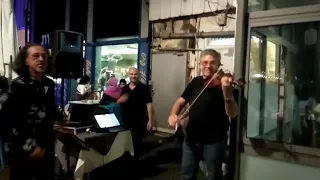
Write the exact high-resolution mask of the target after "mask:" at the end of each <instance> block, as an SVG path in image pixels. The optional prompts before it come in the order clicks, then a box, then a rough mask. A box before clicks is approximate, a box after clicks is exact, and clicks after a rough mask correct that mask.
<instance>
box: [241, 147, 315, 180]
mask: <svg viewBox="0 0 320 180" xmlns="http://www.w3.org/2000/svg"><path fill="white" fill-rule="evenodd" d="M240 158H241V161H240V162H241V164H240V180H304V179H308V180H319V179H320V168H315V167H310V166H305V165H299V164H293V163H288V162H284V161H277V160H272V159H268V158H263V157H258V156H253V155H248V154H244V153H243V154H241V157H240Z"/></svg>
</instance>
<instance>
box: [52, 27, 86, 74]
mask: <svg viewBox="0 0 320 180" xmlns="http://www.w3.org/2000/svg"><path fill="white" fill-rule="evenodd" d="M52 37H53V38H51V39H52V41H51V42H52V43H51V56H52V63H51V67H50V73H49V74H50V75H51V76H52V77H54V78H65V79H77V78H81V77H82V76H83V74H84V64H85V60H84V58H83V34H81V33H77V32H72V31H63V30H59V31H54V32H53V34H52Z"/></svg>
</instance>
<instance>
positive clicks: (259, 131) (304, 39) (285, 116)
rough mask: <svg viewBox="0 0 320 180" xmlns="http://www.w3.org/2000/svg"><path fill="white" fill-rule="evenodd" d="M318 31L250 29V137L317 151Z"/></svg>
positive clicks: (306, 26)
mask: <svg viewBox="0 0 320 180" xmlns="http://www.w3.org/2000/svg"><path fill="white" fill-rule="evenodd" d="M319 27H320V23H319V22H310V23H299V24H289V25H280V26H269V27H259V28H252V29H251V44H250V58H249V73H248V75H249V79H248V108H247V111H248V112H247V136H248V137H250V138H258V139H266V140H272V141H281V142H285V143H293V144H298V145H305V146H312V147H320V104H319V102H320V91H319V90H320V78H319V76H320V61H319V60H318V59H319V58H320V51H319V48H320V42H319V38H318V34H319Z"/></svg>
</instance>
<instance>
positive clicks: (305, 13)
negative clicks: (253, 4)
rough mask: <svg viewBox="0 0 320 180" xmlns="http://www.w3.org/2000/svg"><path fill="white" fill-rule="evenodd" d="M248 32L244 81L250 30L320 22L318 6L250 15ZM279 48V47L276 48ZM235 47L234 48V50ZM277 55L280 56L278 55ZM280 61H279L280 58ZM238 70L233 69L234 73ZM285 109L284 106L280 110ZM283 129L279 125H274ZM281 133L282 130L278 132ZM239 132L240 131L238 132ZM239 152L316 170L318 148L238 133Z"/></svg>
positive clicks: (247, 66)
mask: <svg viewBox="0 0 320 180" xmlns="http://www.w3.org/2000/svg"><path fill="white" fill-rule="evenodd" d="M248 19H249V21H248V29H247V37H246V38H247V47H246V48H247V49H246V54H245V58H244V61H245V62H244V63H245V67H246V68H245V79H246V80H248V78H249V64H250V63H249V62H250V49H251V44H250V41H251V29H252V28H257V27H263V26H275V25H285V24H295V23H306V22H316V21H319V22H320V4H318V5H310V6H302V7H291V8H283V9H274V10H267V11H259V12H251V13H249V17H248ZM280 47H281V46H280ZM236 48H237V47H236ZM295 49H296V48H295V47H291V50H290V51H289V50H287V52H288V53H289V52H291V51H293V53H294V51H295ZM280 56H281V54H280ZM280 60H281V58H280ZM237 68H239V67H235V70H236V69H237ZM243 95H244V98H245V99H248V96H249V94H248V85H247V84H246V85H245V88H244V94H243ZM240 106H245V107H244V108H241V111H242V112H241V114H244V115H242V116H241V115H240V117H242V118H244V119H245V124H247V116H246V114H247V112H246V111H247V108H246V107H247V103H243V104H241V105H240ZM284 108H285V107H284ZM278 126H283V124H282V125H281V124H278ZM280 131H281V132H280V133H282V131H283V130H282V129H280ZM239 133H240V132H239ZM241 136H242V145H243V149H242V150H240V152H239V153H241V152H244V153H247V154H251V155H257V156H263V157H268V158H271V159H277V160H282V161H286V162H290V163H299V164H304V165H310V166H316V167H320V148H313V147H307V146H300V145H293V144H288V143H283V142H276V141H268V140H263V139H254V138H248V137H247V136H246V133H241V135H240V137H241ZM240 139H241V138H240Z"/></svg>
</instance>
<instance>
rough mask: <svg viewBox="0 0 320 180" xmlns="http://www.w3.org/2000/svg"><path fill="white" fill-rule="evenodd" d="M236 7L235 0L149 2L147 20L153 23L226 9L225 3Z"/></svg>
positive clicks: (154, 0)
mask: <svg viewBox="0 0 320 180" xmlns="http://www.w3.org/2000/svg"><path fill="white" fill-rule="evenodd" d="M228 2H229V3H230V4H231V5H233V6H236V0H233V1H230V0H150V11H149V20H150V21H155V20H160V19H168V18H173V17H179V16H189V15H196V14H202V13H207V12H213V11H216V10H222V9H226V6H227V3H228Z"/></svg>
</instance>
